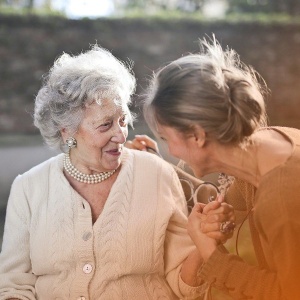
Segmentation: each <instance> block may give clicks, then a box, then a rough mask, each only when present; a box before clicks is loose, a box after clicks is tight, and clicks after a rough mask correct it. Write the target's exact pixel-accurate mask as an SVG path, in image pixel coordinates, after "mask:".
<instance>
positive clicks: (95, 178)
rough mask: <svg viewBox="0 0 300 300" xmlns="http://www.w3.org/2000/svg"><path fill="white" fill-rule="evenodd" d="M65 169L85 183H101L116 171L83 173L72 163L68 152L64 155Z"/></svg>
mask: <svg viewBox="0 0 300 300" xmlns="http://www.w3.org/2000/svg"><path fill="white" fill-rule="evenodd" d="M64 169H65V170H66V172H67V173H68V174H69V175H70V176H71V177H73V178H74V179H76V180H77V181H79V182H83V183H88V184H90V183H99V182H101V181H103V180H105V179H107V178H109V177H110V176H111V175H113V174H114V173H115V171H116V170H113V171H111V172H102V173H99V174H90V175H89V174H84V173H81V172H80V171H79V170H78V169H76V167H75V166H73V165H72V162H71V159H70V155H69V153H66V154H65V157H64Z"/></svg>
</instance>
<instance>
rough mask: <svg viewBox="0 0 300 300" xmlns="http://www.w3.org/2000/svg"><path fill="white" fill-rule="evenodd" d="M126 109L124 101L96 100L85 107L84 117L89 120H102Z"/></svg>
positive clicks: (122, 112) (120, 113) (119, 113)
mask: <svg viewBox="0 0 300 300" xmlns="http://www.w3.org/2000/svg"><path fill="white" fill-rule="evenodd" d="M127 111H128V107H127V105H126V104H125V103H123V102H121V101H116V100H108V99H105V100H103V101H102V102H101V103H100V104H98V103H97V102H94V103H92V104H91V105H89V106H88V107H87V108H86V111H85V119H89V120H90V121H92V122H93V121H94V122H97V121H102V120H106V119H108V118H112V117H114V116H115V115H122V114H124V113H126V112H127Z"/></svg>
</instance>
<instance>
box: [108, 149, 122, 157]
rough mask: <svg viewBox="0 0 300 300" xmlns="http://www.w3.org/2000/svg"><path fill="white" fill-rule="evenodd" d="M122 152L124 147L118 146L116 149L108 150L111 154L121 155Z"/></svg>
mask: <svg viewBox="0 0 300 300" xmlns="http://www.w3.org/2000/svg"><path fill="white" fill-rule="evenodd" d="M121 152H122V148H116V149H111V150H108V151H106V153H108V154H111V155H116V156H118V155H120V154H121Z"/></svg>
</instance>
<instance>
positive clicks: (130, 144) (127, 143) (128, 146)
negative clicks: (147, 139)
mask: <svg viewBox="0 0 300 300" xmlns="http://www.w3.org/2000/svg"><path fill="white" fill-rule="evenodd" d="M124 146H125V147H126V148H128V149H133V145H132V141H130V140H129V141H126V143H125V144H124Z"/></svg>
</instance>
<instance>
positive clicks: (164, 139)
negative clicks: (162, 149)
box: [159, 136, 167, 142]
mask: <svg viewBox="0 0 300 300" xmlns="http://www.w3.org/2000/svg"><path fill="white" fill-rule="evenodd" d="M159 138H160V139H161V140H162V141H164V142H167V139H166V138H164V137H162V136H160V137H159Z"/></svg>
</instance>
